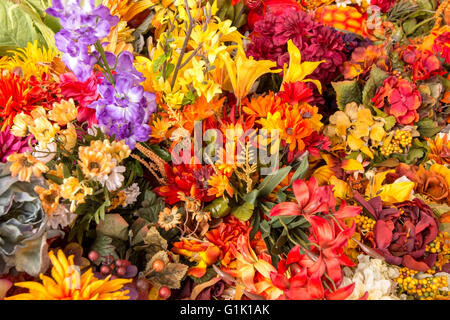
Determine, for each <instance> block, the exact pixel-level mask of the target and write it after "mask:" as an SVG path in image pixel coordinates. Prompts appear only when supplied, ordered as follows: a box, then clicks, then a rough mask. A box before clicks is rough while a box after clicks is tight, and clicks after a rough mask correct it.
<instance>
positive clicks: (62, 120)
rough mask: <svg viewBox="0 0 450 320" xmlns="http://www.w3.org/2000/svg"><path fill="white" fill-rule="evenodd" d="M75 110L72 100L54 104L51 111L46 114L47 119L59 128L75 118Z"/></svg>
mask: <svg viewBox="0 0 450 320" xmlns="http://www.w3.org/2000/svg"><path fill="white" fill-rule="evenodd" d="M77 113H78V112H77V108H76V107H75V103H74V102H73V99H72V98H70V99H69V100H62V101H61V102H60V103H57V102H55V103H54V104H53V109H52V110H50V111H49V112H48V118H49V119H50V120H52V121H54V122H57V123H58V124H59V125H60V126H65V125H66V124H67V123H69V122H71V121H73V120H75V119H76V118H77Z"/></svg>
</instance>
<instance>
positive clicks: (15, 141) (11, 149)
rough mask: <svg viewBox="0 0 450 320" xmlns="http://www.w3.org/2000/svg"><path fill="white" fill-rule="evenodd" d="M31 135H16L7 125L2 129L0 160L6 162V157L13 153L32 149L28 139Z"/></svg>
mask: <svg viewBox="0 0 450 320" xmlns="http://www.w3.org/2000/svg"><path fill="white" fill-rule="evenodd" d="M30 139H31V136H28V137H27V138H25V139H24V138H20V137H16V136H14V135H13V134H11V132H10V131H9V127H7V128H6V129H5V130H4V131H0V162H6V161H7V160H6V158H8V156H9V155H11V154H13V153H25V152H28V151H30V150H31V148H30V147H29V146H28V141H29V140H30Z"/></svg>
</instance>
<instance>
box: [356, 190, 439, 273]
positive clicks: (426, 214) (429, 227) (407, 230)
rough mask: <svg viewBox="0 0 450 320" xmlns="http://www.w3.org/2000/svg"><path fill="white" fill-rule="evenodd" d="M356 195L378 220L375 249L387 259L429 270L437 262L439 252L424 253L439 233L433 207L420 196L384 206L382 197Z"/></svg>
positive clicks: (398, 263)
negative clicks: (368, 199)
mask: <svg viewBox="0 0 450 320" xmlns="http://www.w3.org/2000/svg"><path fill="white" fill-rule="evenodd" d="M354 198H355V199H356V200H357V201H358V202H359V203H360V204H361V205H362V206H363V207H364V208H365V209H366V210H368V211H369V213H371V214H372V216H373V217H374V218H375V219H376V220H377V222H376V224H375V227H374V238H375V243H376V246H377V247H376V249H377V251H378V252H379V253H381V254H382V255H383V256H384V257H385V258H386V262H388V263H390V264H394V265H403V266H405V267H407V268H410V269H413V270H418V271H426V270H428V269H430V268H432V266H433V265H434V263H435V261H436V254H428V255H425V247H426V245H427V244H429V243H431V242H432V241H433V240H434V239H435V238H436V236H437V234H438V232H439V222H438V220H437V219H436V218H435V217H434V214H433V210H432V209H431V208H430V207H429V206H428V205H426V204H425V203H424V202H423V201H422V200H420V199H417V198H416V199H414V200H413V201H404V202H400V203H396V204H395V206H396V208H394V207H386V206H383V204H382V202H381V199H380V197H376V198H373V199H371V200H370V201H366V200H364V199H363V198H362V196H361V195H360V194H358V193H355V195H354Z"/></svg>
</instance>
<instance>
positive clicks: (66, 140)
mask: <svg viewBox="0 0 450 320" xmlns="http://www.w3.org/2000/svg"><path fill="white" fill-rule="evenodd" d="M59 138H60V140H61V141H62V143H63V147H64V149H66V150H67V151H69V152H70V151H72V149H73V148H74V147H75V145H76V144H77V139H78V136H77V131H76V130H75V126H74V125H73V124H72V123H68V124H67V129H65V130H62V131H61V132H60V133H59Z"/></svg>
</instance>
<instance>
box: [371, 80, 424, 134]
mask: <svg viewBox="0 0 450 320" xmlns="http://www.w3.org/2000/svg"><path fill="white" fill-rule="evenodd" d="M372 102H373V103H374V104H375V107H377V108H384V110H385V112H386V113H387V114H389V115H393V116H394V117H395V119H396V120H397V122H399V123H401V124H404V125H409V124H413V123H414V122H417V121H419V114H418V113H417V109H419V107H420V105H421V104H422V97H421V96H420V92H419V91H418V90H417V88H416V86H415V85H414V84H413V83H411V82H409V81H408V80H406V79H400V78H397V77H395V76H391V77H389V78H387V79H386V80H384V82H383V86H382V87H379V88H378V90H377V92H376V94H375V96H374V97H373V98H372Z"/></svg>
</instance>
